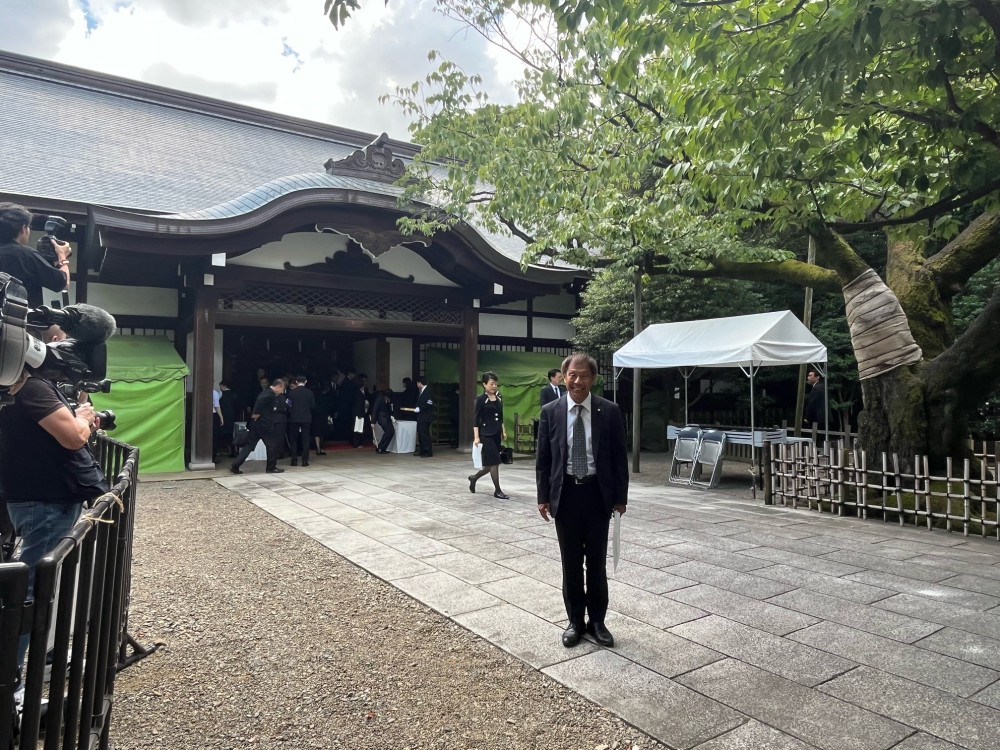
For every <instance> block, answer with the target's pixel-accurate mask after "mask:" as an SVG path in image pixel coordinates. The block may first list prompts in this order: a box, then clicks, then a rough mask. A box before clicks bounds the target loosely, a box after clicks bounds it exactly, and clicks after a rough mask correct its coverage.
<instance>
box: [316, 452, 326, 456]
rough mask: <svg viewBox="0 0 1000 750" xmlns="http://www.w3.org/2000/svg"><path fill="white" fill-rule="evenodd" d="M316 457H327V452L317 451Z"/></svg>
mask: <svg viewBox="0 0 1000 750" xmlns="http://www.w3.org/2000/svg"><path fill="white" fill-rule="evenodd" d="M316 455H317V456H325V455H326V451H316Z"/></svg>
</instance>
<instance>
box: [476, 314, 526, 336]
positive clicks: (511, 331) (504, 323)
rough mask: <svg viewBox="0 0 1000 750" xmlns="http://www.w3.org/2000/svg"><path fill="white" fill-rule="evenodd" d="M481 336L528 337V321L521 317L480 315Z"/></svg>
mask: <svg viewBox="0 0 1000 750" xmlns="http://www.w3.org/2000/svg"><path fill="white" fill-rule="evenodd" d="M479 335H480V336H520V337H522V338H523V337H525V336H527V335H528V321H527V319H526V318H522V317H521V316H520V315H490V314H489V313H481V314H480V315H479Z"/></svg>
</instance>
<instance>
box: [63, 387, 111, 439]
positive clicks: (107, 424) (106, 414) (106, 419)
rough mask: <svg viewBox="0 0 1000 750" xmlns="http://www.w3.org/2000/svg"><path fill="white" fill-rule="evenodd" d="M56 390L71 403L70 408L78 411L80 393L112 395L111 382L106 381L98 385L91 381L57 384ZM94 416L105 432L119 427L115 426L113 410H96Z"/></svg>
mask: <svg viewBox="0 0 1000 750" xmlns="http://www.w3.org/2000/svg"><path fill="white" fill-rule="evenodd" d="M56 388H58V389H59V392H60V393H61V394H62V395H63V396H65V397H66V400H67V401H69V405H70V407H71V408H73V409H76V407H77V406H79V405H80V404H79V403H78V402H77V397H78V396H79V395H80V391H83V392H84V393H111V381H110V380H107V379H105V380H101V381H99V382H96V383H95V382H93V381H90V380H84V381H83V382H80V383H57V384H56ZM94 416H96V417H97V418H98V420H99V422H98V424H99V425H100V427H101V429H102V430H104V431H105V432H108V431H110V430H113V429H115V427H117V426H118V425H116V424H115V419H116V417H115V413H114V412H113V411H111V409H100V410H97V409H95V410H94Z"/></svg>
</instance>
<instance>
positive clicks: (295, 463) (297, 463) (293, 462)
mask: <svg viewBox="0 0 1000 750" xmlns="http://www.w3.org/2000/svg"><path fill="white" fill-rule="evenodd" d="M298 465H299V462H298V461H296V460H295V459H294V458H293V459H292V466H298ZM304 465H305V464H303V466H304Z"/></svg>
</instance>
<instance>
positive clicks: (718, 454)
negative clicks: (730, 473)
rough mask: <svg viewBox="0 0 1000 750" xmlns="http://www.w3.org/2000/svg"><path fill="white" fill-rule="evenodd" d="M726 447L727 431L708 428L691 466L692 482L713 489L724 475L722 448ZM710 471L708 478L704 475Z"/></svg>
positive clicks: (703, 434) (697, 485)
mask: <svg viewBox="0 0 1000 750" xmlns="http://www.w3.org/2000/svg"><path fill="white" fill-rule="evenodd" d="M725 447H726V433H725V432H723V431H722V430H706V431H705V432H703V433H702V434H701V441H700V443H699V445H698V455H697V456H695V460H694V464H693V465H692V467H691V484H692V485H694V486H696V487H704V488H707V489H711V488H712V487H715V485H717V484H718V483H719V478H720V477H721V476H722V450H723V448H725ZM706 471H707V472H708V480H707V481H706V480H704V479H703V478H702V477H703V475H704V474H705V472H706Z"/></svg>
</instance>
